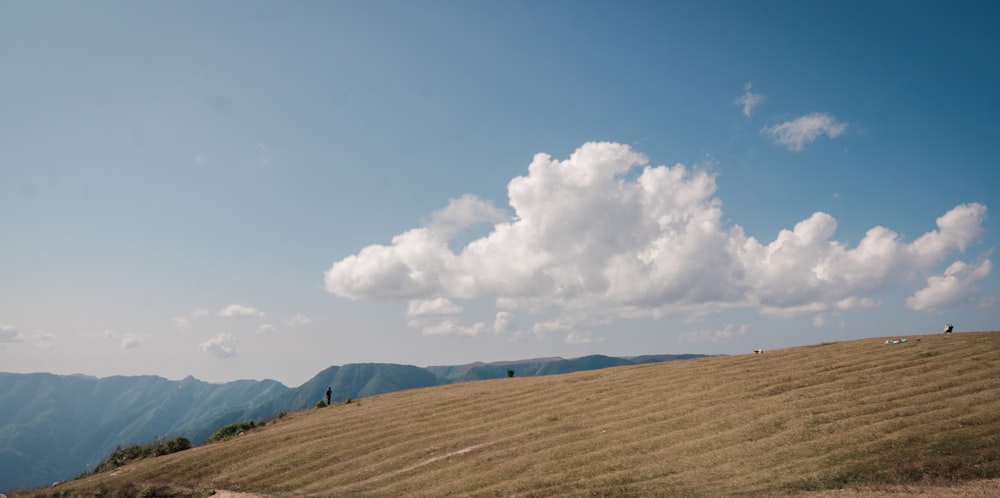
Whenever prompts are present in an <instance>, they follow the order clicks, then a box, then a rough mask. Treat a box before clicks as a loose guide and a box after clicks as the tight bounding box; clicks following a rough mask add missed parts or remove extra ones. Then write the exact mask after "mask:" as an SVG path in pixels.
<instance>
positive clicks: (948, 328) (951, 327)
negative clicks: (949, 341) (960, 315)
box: [944, 323, 955, 334]
mask: <svg viewBox="0 0 1000 498" xmlns="http://www.w3.org/2000/svg"><path fill="white" fill-rule="evenodd" d="M953 330H955V326H954V325H952V324H950V323H949V324H948V325H945V327H944V333H945V334H950V333H951V332H952V331H953Z"/></svg>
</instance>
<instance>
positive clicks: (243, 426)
mask: <svg viewBox="0 0 1000 498" xmlns="http://www.w3.org/2000/svg"><path fill="white" fill-rule="evenodd" d="M254 427H257V424H256V423H255V422H254V421H253V420H244V421H242V422H236V423H232V424H229V425H227V426H225V427H223V428H221V429H219V430H217V431H215V434H212V435H211V436H208V439H206V440H205V444H208V443H214V442H217V441H224V440H226V439H229V438H231V437H234V436H238V435H240V434H242V433H244V432H246V431H249V430H250V429H253V428H254Z"/></svg>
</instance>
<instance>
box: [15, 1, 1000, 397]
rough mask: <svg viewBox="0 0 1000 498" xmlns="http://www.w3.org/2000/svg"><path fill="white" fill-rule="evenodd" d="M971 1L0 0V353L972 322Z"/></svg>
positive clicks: (187, 365) (742, 336)
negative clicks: (143, 0) (0, 67)
mask: <svg viewBox="0 0 1000 498" xmlns="http://www.w3.org/2000/svg"><path fill="white" fill-rule="evenodd" d="M998 22H1000V4H997V3H996V2H985V1H983V2H976V1H969V2H960V3H953V2H922V1H918V2H914V1H891V0H890V1H881V2H869V1H845V2H798V1H766V0H763V1H756V2H743V1H722V0H718V1H709V2H706V1H654V2H643V1H630V2H611V1H601V2H594V1H583V0H572V1H561V0H560V1H546V0H540V1H522V2H514V1H466V0H454V1H453V0H440V1H437V0H435V1H431V0H418V1H388V0H375V1H363V2H362V1H350V2H347V1H301V2H279V1H251V0H239V1H226V0H220V1H213V2H201V1H186V0H180V1H171V2H130V1H114V0H109V1H104V2H96V3H95V2H70V1H65V2H63V1H47V0H42V1H37V2H0V65H2V73H0V116H2V119H0V371H5V372H19V373H20V372H23V373H27V372H52V373H57V374H75V373H79V374H85V375H93V376H97V377H106V376H112V375H159V376H163V377H166V378H169V379H181V378H184V377H186V376H188V375H193V376H195V377H196V378H199V379H202V380H206V381H210V382H227V381H232V380H237V379H265V378H267V379H275V380H278V381H280V382H282V383H285V384H286V385H288V386H292V387H294V386H298V385H300V384H302V383H303V382H305V381H306V380H308V379H309V378H310V377H312V376H313V375H314V374H316V373H318V372H319V371H321V370H323V369H325V368H327V367H329V366H331V365H343V364H347V363H364V362H387V363H402V364H409V365H417V366H428V365H456V364H465V363H471V362H475V361H502V360H517V359H528V358H538V357H550V356H561V357H564V358H575V357H580V356H585V355H589V354H604V355H611V356H633V355H642V354H658V353H673V354H680V353H704V354H745V353H748V352H751V351H753V350H754V349H757V348H764V349H775V348H783V347H791V346H798V345H807V344H816V343H821V342H830V341H841V340H852V339H861V338H868V337H883V336H901V337H905V336H907V335H914V334H927V333H938V332H940V331H941V330H942V329H943V328H944V326H945V324H948V323H952V324H954V326H955V330H956V331H969V330H997V329H1000V302H998V299H1000V278H998V276H997V272H995V271H993V268H992V265H993V263H992V260H993V259H995V258H996V254H995V252H994V251H995V249H996V248H997V247H998V245H1000V222H998V219H1000V216H998V215H997V212H998V211H1000V162H998V155H997V152H996V150H997V149H996V145H997V139H998V138H997V137H1000V119H997V116H998V113H1000V64H997V61H998V60H1000V34H998V32H997V30H995V29H994V27H995V26H996V25H997V23H998ZM873 347H874V346H873Z"/></svg>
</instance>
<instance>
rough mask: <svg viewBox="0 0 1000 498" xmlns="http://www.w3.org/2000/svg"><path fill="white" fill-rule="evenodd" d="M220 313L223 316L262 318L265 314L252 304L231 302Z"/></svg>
mask: <svg viewBox="0 0 1000 498" xmlns="http://www.w3.org/2000/svg"><path fill="white" fill-rule="evenodd" d="M218 315H219V316H221V317H223V318H261V317H263V316H264V313H262V312H261V311H260V310H258V309H257V308H254V307H252V306H243V305H242V304H230V305H229V306H226V307H225V308H222V309H221V310H219V313H218Z"/></svg>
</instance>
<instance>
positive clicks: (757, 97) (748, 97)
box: [733, 83, 767, 118]
mask: <svg viewBox="0 0 1000 498" xmlns="http://www.w3.org/2000/svg"><path fill="white" fill-rule="evenodd" d="M752 87H753V83H747V84H746V85H744V87H743V95H740V96H739V97H736V100H735V101H733V103H734V104H736V105H739V106H742V107H743V115H744V116H746V117H748V118H749V117H750V116H751V115H752V114H753V111H754V109H756V108H757V107H758V106H760V105H761V104H763V103H764V101H765V100H767V97H765V96H764V94H762V93H753V92H752V91H750V89H751V88H752Z"/></svg>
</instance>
